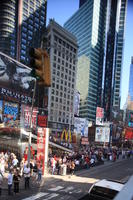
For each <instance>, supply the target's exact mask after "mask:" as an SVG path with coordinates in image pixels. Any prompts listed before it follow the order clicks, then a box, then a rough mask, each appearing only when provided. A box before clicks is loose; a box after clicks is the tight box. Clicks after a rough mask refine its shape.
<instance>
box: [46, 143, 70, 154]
mask: <svg viewBox="0 0 133 200" xmlns="http://www.w3.org/2000/svg"><path fill="white" fill-rule="evenodd" d="M49 144H50V145H52V146H54V147H57V148H59V149H62V150H64V151H67V152H70V153H72V150H71V149H68V148H65V147H63V146H61V145H58V144H56V143H54V142H50V141H49Z"/></svg>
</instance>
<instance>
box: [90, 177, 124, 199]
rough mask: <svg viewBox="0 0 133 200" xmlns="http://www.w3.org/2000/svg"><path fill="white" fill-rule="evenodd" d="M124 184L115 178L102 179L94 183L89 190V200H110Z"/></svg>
mask: <svg viewBox="0 0 133 200" xmlns="http://www.w3.org/2000/svg"><path fill="white" fill-rule="evenodd" d="M123 186H124V184H123V183H120V182H118V181H114V180H106V179H102V180H100V181H98V182H96V183H94V184H93V185H92V186H91V188H90V190H89V197H88V199H89V200H94V199H95V200H110V199H114V198H115V196H116V195H117V193H118V192H120V191H121V190H122V188H123Z"/></svg>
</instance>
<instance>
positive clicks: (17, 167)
mask: <svg viewBox="0 0 133 200" xmlns="http://www.w3.org/2000/svg"><path fill="white" fill-rule="evenodd" d="M41 177H42V165H41V163H37V161H36V160H35V159H32V160H31V161H30V163H28V161H27V160H25V158H22V159H21V160H20V159H18V158H17V156H16V155H15V154H14V153H11V152H5V153H4V152H0V195H1V193H2V185H3V183H4V184H7V186H8V195H13V193H14V194H17V193H19V185H20V184H19V183H20V181H24V188H25V189H26V190H27V189H29V188H30V178H32V179H33V180H36V182H37V183H40V182H41ZM4 186H5V185H4Z"/></svg>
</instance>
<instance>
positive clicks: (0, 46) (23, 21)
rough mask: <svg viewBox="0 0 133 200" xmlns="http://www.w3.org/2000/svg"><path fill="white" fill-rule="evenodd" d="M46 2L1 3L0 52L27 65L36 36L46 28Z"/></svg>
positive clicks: (14, 0)
mask: <svg viewBox="0 0 133 200" xmlns="http://www.w3.org/2000/svg"><path fill="white" fill-rule="evenodd" d="M46 8H47V1H46V0H36V1H34V0H30V1H27V0H17V1H16V0H10V1H8V0H5V1H0V17H1V20H0V51H2V52H5V53H6V54H7V55H9V56H11V57H13V58H16V59H17V60H19V61H21V62H23V63H25V64H27V63H28V50H29V46H30V45H31V42H32V39H33V37H34V34H35V33H36V32H38V31H40V29H41V28H42V27H45V26H46Z"/></svg>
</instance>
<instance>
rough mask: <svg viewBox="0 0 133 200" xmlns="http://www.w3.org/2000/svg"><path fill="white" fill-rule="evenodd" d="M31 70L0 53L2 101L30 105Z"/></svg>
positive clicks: (0, 92) (32, 86)
mask: <svg viewBox="0 0 133 200" xmlns="http://www.w3.org/2000/svg"><path fill="white" fill-rule="evenodd" d="M30 72H31V69H30V68H28V67H27V66H25V65H23V64H22V63H19V62H16V61H15V60H12V59H11V58H10V57H6V55H4V54H2V53H1V52H0V95H1V97H3V99H5V100H7V97H8V100H9V99H10V101H14V100H15V101H17V102H20V101H21V102H23V103H26V104H31V102H32V95H33V92H32V91H33V90H32V89H33V88H34V80H33V78H32V77H31V75H30Z"/></svg>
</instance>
